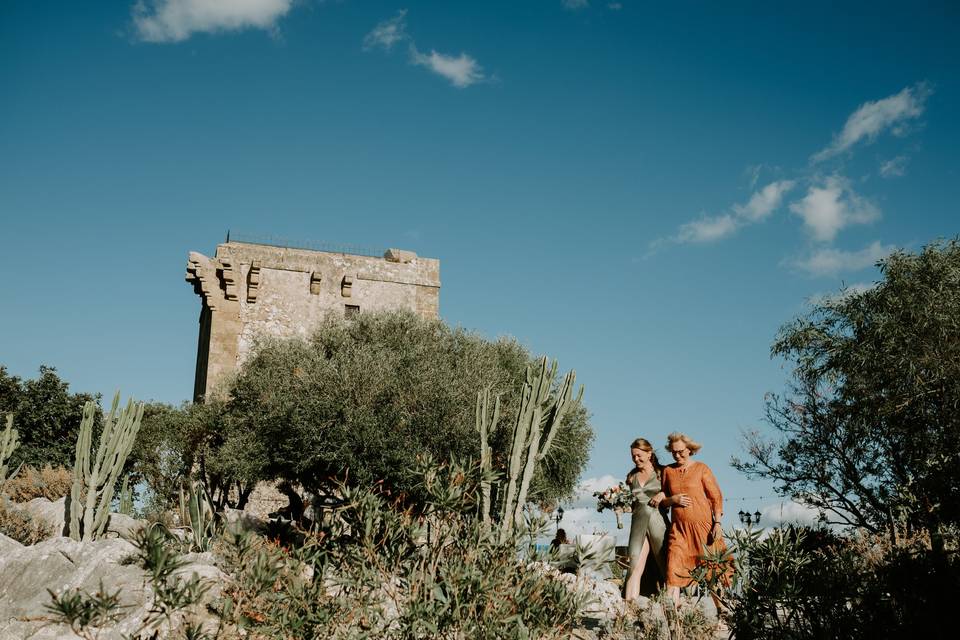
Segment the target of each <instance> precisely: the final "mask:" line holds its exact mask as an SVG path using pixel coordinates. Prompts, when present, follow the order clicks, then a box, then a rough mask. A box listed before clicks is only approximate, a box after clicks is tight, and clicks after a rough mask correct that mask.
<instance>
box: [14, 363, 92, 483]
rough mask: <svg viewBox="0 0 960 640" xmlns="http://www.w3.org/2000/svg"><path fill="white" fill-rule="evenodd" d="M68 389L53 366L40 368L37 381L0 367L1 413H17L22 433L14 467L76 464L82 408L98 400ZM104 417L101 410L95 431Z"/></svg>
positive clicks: (16, 419) (18, 427)
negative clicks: (22, 465) (75, 452)
mask: <svg viewBox="0 0 960 640" xmlns="http://www.w3.org/2000/svg"><path fill="white" fill-rule="evenodd" d="M69 388H70V386H69V385H68V384H67V383H66V382H64V381H63V380H61V379H60V377H59V376H58V375H57V370H56V369H54V368H53V367H46V366H43V367H40V376H39V377H38V378H37V379H36V380H23V379H21V378H19V377H18V376H11V375H9V374H8V373H7V369H6V367H4V366H3V365H0V414H4V413H12V414H14V419H15V421H16V425H17V431H19V432H20V447H19V448H18V449H17V450H16V451H14V452H13V456H12V457H11V459H10V466H11V468H14V469H15V468H16V467H17V465H19V464H20V463H21V462H22V463H24V464H29V465H33V466H35V467H42V466H43V465H46V464H50V465H53V466H60V465H72V464H73V457H74V444H75V443H76V441H77V433H78V432H79V430H80V419H81V418H82V417H83V405H84V403H85V402H87V401H88V400H94V401H96V400H98V397H97V396H92V395H90V394H86V393H70V390H69ZM101 418H102V416H101V412H100V411H99V410H98V411H97V414H96V416H95V419H94V428H95V430H99V428H100V424H101Z"/></svg>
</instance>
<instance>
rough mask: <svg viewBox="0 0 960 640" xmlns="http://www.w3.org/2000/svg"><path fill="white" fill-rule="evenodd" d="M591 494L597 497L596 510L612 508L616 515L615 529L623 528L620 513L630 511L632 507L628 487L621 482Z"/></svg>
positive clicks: (631, 494) (631, 496) (631, 497)
mask: <svg viewBox="0 0 960 640" xmlns="http://www.w3.org/2000/svg"><path fill="white" fill-rule="evenodd" d="M593 495H594V497H595V498H596V499H597V511H603V510H604V509H613V513H614V515H615V516H616V517H617V529H623V522H622V521H621V520H620V514H622V513H630V510H631V508H632V507H633V493H632V492H631V491H630V487H628V486H627V485H626V484H624V483H622V482H621V483H620V484H618V485H616V486H613V487H610V488H609V489H607V490H605V491H597V492H595V493H594V494H593Z"/></svg>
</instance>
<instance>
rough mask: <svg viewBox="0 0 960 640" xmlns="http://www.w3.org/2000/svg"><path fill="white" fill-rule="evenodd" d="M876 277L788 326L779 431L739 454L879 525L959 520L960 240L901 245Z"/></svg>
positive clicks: (777, 348) (931, 526)
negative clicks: (787, 370)
mask: <svg viewBox="0 0 960 640" xmlns="http://www.w3.org/2000/svg"><path fill="white" fill-rule="evenodd" d="M878 266H879V268H880V270H881V273H882V276H883V278H882V280H881V281H879V282H878V283H877V284H876V286H874V287H873V288H871V289H869V290H866V291H862V292H855V291H844V292H841V294H840V295H838V296H835V297H833V298H831V299H827V300H824V301H821V302H819V303H818V304H815V305H813V308H812V310H811V311H810V312H809V313H808V314H807V315H805V316H803V317H801V318H798V319H796V320H794V321H792V322H790V323H788V324H786V325H785V326H784V327H782V328H781V330H780V333H779V335H778V336H777V339H776V341H775V342H774V344H773V347H772V353H773V355H774V356H782V357H784V358H786V359H788V360H790V361H792V362H793V363H794V367H795V368H794V384H793V385H792V387H791V388H790V389H789V390H788V391H787V393H786V394H784V395H782V396H776V395H771V396H769V397H768V402H767V420H768V422H769V423H770V424H771V425H772V426H773V427H774V428H775V429H776V430H777V431H778V432H779V434H780V438H779V439H778V440H769V439H766V438H764V437H763V436H761V435H759V434H757V433H752V434H748V436H747V450H748V454H749V458H748V459H746V460H735V461H734V466H736V467H737V468H739V469H740V470H742V471H745V472H746V473H747V474H749V475H753V476H760V477H766V478H769V479H772V480H774V481H775V483H776V486H777V489H778V491H780V492H781V493H783V494H784V495H789V496H791V497H793V498H794V499H796V500H798V501H800V502H803V503H806V504H808V505H811V506H813V507H816V508H818V509H820V510H821V511H822V512H823V513H824V514H825V518H826V520H827V521H829V522H836V523H842V524H850V525H855V526H859V527H864V528H867V529H870V530H872V531H879V530H882V529H884V528H886V527H892V526H894V525H895V523H897V522H905V523H908V524H910V525H913V526H918V527H920V528H924V529H927V530H929V531H930V532H931V533H933V534H934V535H937V534H938V532H939V531H940V530H941V528H942V527H943V525H946V524H952V525H957V524H960V244H958V242H957V240H952V241H948V242H937V243H934V244H931V245H929V246H926V247H925V248H923V250H922V251H920V252H919V253H916V254H913V253H908V252H904V251H898V252H896V253H894V254H892V255H890V256H889V257H887V258H886V259H884V260H882V261H881V262H879V263H878Z"/></svg>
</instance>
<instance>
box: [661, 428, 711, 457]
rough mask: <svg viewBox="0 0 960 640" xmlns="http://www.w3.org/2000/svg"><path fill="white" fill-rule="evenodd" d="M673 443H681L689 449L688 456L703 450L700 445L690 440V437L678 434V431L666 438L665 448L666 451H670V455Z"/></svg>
mask: <svg viewBox="0 0 960 640" xmlns="http://www.w3.org/2000/svg"><path fill="white" fill-rule="evenodd" d="M674 442H682V443H683V444H685V445H686V447H687V449H690V455H693V454H695V453H696V452H697V451H700V449H703V445H702V444H700V443H699V442H696V441H695V440H693V439H691V438H690V436H688V435H687V434H685V433H680V432H679V431H674V432H673V433H671V434H670V435H668V436H667V447H666V449H667V451H670V452H671V453H673V451H672V450H671V449H670V446H671V445H672V444H673V443H674Z"/></svg>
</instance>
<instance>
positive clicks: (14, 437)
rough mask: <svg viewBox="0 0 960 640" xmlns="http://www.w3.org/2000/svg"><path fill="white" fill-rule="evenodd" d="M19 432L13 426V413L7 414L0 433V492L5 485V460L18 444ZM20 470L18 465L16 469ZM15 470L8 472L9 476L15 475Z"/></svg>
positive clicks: (6, 469) (7, 459) (6, 468)
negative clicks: (5, 423)
mask: <svg viewBox="0 0 960 640" xmlns="http://www.w3.org/2000/svg"><path fill="white" fill-rule="evenodd" d="M19 435H20V434H19V433H17V430H16V429H14V428H13V414H12V413H8V414H7V428H6V429H4V430H3V435H0V492H2V491H3V489H4V487H6V485H7V480H8V479H9V478H7V471H8V470H9V469H8V467H7V462H8V461H9V460H10V456H11V455H13V451H14V449H16V448H17V447H18V446H19V445H20V439H19ZM19 470H20V467H17V471H19ZM17 471H14V472H13V473H12V474H10V478H12V477H13V476H15V475H17Z"/></svg>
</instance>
